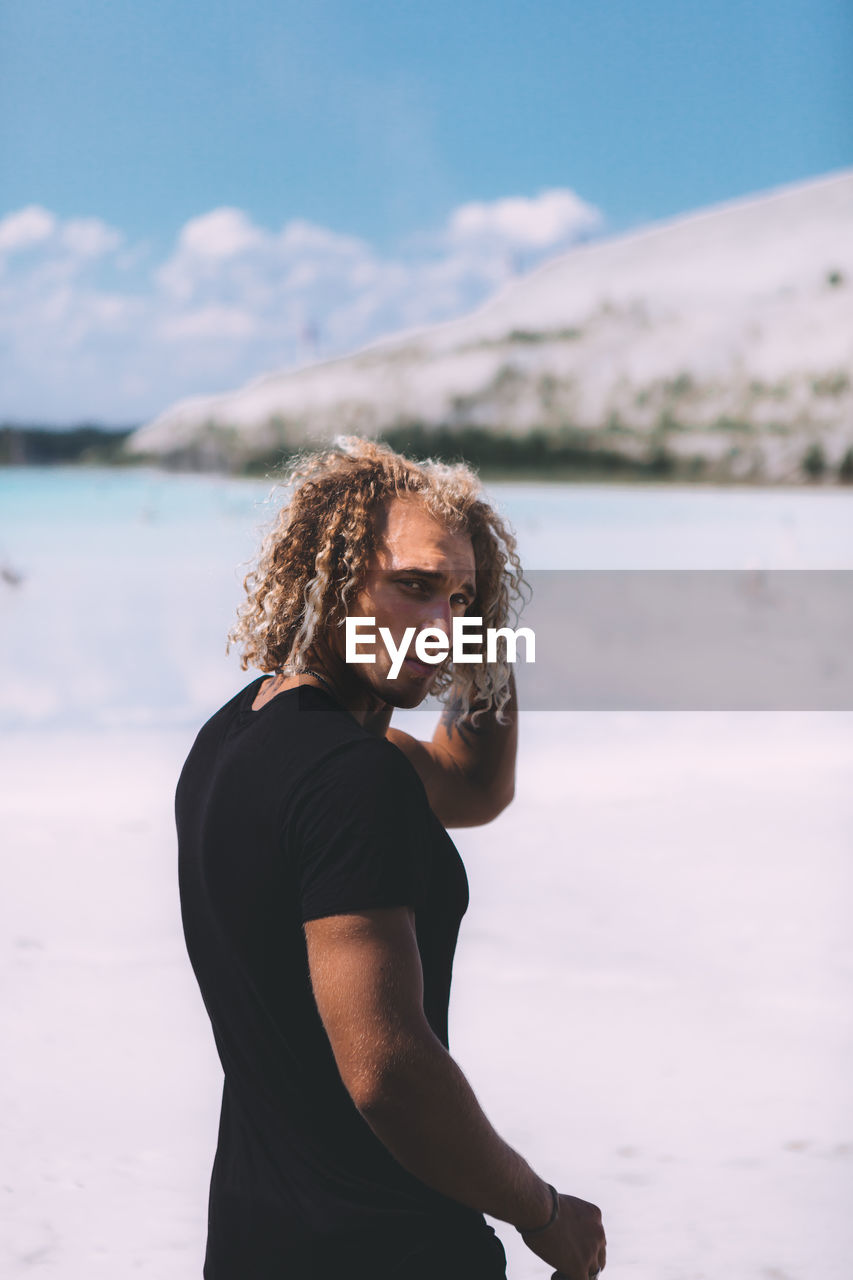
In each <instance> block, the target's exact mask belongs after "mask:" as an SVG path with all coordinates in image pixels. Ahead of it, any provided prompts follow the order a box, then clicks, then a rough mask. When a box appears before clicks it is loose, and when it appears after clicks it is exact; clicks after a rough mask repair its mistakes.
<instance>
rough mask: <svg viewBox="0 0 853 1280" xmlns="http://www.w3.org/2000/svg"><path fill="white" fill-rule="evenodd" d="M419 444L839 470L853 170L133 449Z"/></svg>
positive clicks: (745, 469)
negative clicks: (397, 440) (472, 433)
mask: <svg viewBox="0 0 853 1280" xmlns="http://www.w3.org/2000/svg"><path fill="white" fill-rule="evenodd" d="M414 425H417V426H420V427H422V428H424V429H425V430H427V431H429V430H432V429H435V428H438V427H445V428H449V429H451V430H460V429H462V428H465V427H483V428H488V429H490V430H493V431H496V432H500V433H504V434H509V435H513V436H522V435H525V434H527V433H529V432H530V431H532V430H536V429H539V430H543V431H545V432H546V433H547V434H548V435H549V436H550V437H553V438H554V439H559V438H562V439H563V441H564V442H574V443H575V444H578V443H580V444H581V445H582V444H583V443H584V442H586V443H589V444H590V445H592V446H593V447H594V448H596V449H598V450H614V451H618V452H620V453H623V454H627V455H629V456H630V457H633V458H635V459H642V458H647V457H648V456H650V452H651V451H653V450H655V449H657V450H660V449H665V450H666V451H667V452H668V453H669V454H670V455H673V456H679V457H681V458H684V459H687V458H690V457H694V456H701V457H702V458H704V459H705V460H706V461H708V462H711V463H712V464H713V466H714V468H715V469H716V470H717V471H718V472H719V473H720V474H730V475H735V476H737V475H747V474H751V475H755V476H765V477H767V478H771V479H772V478H776V479H779V478H795V477H796V476H797V475H798V474H799V473H800V471H801V467H802V463H803V458H804V454H805V451H806V450H807V449H809V447H811V448H812V452H813V453H814V451H815V447H816V446H818V447H819V451H820V452H822V454H823V457H824V459H825V461H826V463H827V464H828V465H829V466H830V467H834V466H837V465H838V464H839V463H840V462H841V460H842V458H843V457H844V455H845V453H847V451H848V450H849V449H850V447H851V445H853V171H844V172H842V173H839V174H835V175H832V176H829V177H825V178H821V179H817V180H814V181H810V182H807V183H802V184H798V185H796V186H791V187H786V188H782V189H779V190H776V191H771V192H769V193H766V194H762V195H759V196H756V197H754V198H750V199H745V200H738V201H734V202H731V203H727V204H724V205H720V206H716V207H714V208H712V209H710V210H706V211H702V212H699V213H694V214H691V215H690V216H687V217H682V218H679V219H676V220H673V221H669V222H666V223H661V224H657V225H655V226H652V227H649V228H647V229H645V230H642V231H639V232H635V233H632V234H630V235H625V236H621V237H618V238H614V239H611V240H606V241H600V242H597V243H594V244H590V245H586V246H583V247H579V248H575V249H573V250H571V251H570V252H568V253H566V254H563V255H562V256H560V257H558V258H556V259H554V260H552V261H551V262H549V263H546V264H545V265H544V266H541V267H539V268H538V269H537V270H535V271H534V272H532V273H531V274H530V275H528V276H526V277H524V278H522V279H520V280H517V281H514V282H513V283H511V284H509V285H507V286H506V287H505V288H504V289H503V290H501V291H500V292H499V293H498V294H496V295H495V296H494V297H492V298H491V299H490V300H489V301H488V302H487V303H486V304H485V305H484V306H482V307H480V308H479V309H478V310H477V311H475V312H473V313H471V314H469V315H466V316H463V317H461V318H459V319H456V320H453V321H450V322H447V323H444V324H441V325H436V326H432V327H429V328H425V329H421V330H418V331H411V332H406V333H402V334H398V335H394V336H392V337H390V338H386V339H384V340H382V341H380V342H376V343H374V344H372V345H370V346H369V347H366V348H364V349H363V350H361V351H358V352H356V353H354V354H352V355H349V356H346V357H342V358H339V359H335V360H330V361H325V362H322V363H318V364H314V365H310V366H307V367H305V368H301V369H297V370H294V371H288V372H280V373H274V374H269V375H266V376H264V377H261V378H258V379H256V380H255V381H253V382H251V383H249V384H248V385H247V386H246V387H243V388H241V389H240V390H237V391H234V392H229V393H225V394H221V395H215V396H201V397H194V398H192V399H188V400H183V401H180V402H179V403H178V404H176V405H174V406H173V407H171V408H169V409H167V410H166V411H165V412H164V413H163V414H161V415H160V416H159V417H158V418H156V419H155V420H154V421H153V422H151V423H150V424H148V425H146V426H144V427H142V428H140V430H139V431H138V432H137V433H135V435H134V436H133V437H132V439H131V443H130V448H131V449H132V451H133V452H135V453H144V454H149V455H154V456H157V457H160V458H163V459H169V458H171V459H173V460H178V461H180V460H183V461H184V462H189V463H193V464H196V465H205V464H206V465H211V464H213V465H215V464H226V465H241V464H242V463H244V462H246V461H248V460H250V459H252V458H263V457H266V456H269V455H271V454H273V453H274V452H275V451H276V450H278V449H282V448H286V447H288V446H291V447H292V446H297V445H301V444H304V443H309V442H313V441H316V440H319V439H327V438H329V437H331V436H332V435H335V434H337V433H338V432H340V431H357V432H358V433H361V434H366V435H375V434H378V433H380V432H388V431H392V430H394V429H395V428H400V427H411V426H414ZM849 457H850V459H851V462H853V454H850V455H849ZM848 465H850V463H848Z"/></svg>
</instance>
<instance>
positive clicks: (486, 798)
mask: <svg viewBox="0 0 853 1280" xmlns="http://www.w3.org/2000/svg"><path fill="white" fill-rule="evenodd" d="M510 691H511V697H510V701H509V702H508V703H507V706H506V707H505V708H504V715H505V716H506V717H507V721H508V723H506V724H498V721H497V718H496V716H495V714H494V712H490V713H488V714H485V715H482V716H481V717H480V718H479V720H478V722H477V724H476V725H475V724H473V723H472V722H471V719H470V717H468V718H466V719H465V720H463V721H462V722H461V723H460V724H458V725H457V724H454V723H453V722H454V719H455V717H456V714H457V711H458V703H456V702H451V703H448V706H447V709H446V710H445V712H444V714H443V715H442V717H441V720H440V721H439V723H438V726H437V728H436V730H435V733H434V734H433V736H432V740H431V741H430V742H422V741H420V740H419V739H417V738H413V737H412V736H411V734H408V733H404V732H403V731H402V730H401V729H394V728H389V729H388V730H387V733H386V737H387V738H388V740H389V741H390V742H393V743H394V746H395V747H399V749H400V750H401V751H402V752H403V753H404V754H405V755H406V756H407V757H408V758H409V760H410V761H411V763H412V764H413V765H414V767H415V769H416V770H417V771H418V773H419V774H420V777H421V781H422V782H423V784H424V787H425V789H426V793H427V796H428V798H429V802H430V806H431V807H432V809H433V812H434V813H435V814H436V816H437V817H438V819H439V821H440V822H441V823H442V824H443V825H444V826H445V827H475V826H481V825H482V824H483V823H486V822H491V821H492V819H493V818H496V817H497V816H498V814H499V813H501V812H502V811H503V810H504V809H505V808H506V806H507V805H508V804H509V803H510V801H511V800H512V798H513V795H514V793H515V759H516V753H517V750H518V701H517V698H516V692H515V676H514V675H512V676H511V680H510Z"/></svg>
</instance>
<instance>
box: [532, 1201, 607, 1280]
mask: <svg viewBox="0 0 853 1280" xmlns="http://www.w3.org/2000/svg"><path fill="white" fill-rule="evenodd" d="M521 1238H522V1239H523V1241H524V1243H525V1244H526V1245H527V1247H528V1249H530V1250H532V1252H533V1253H535V1254H536V1255H537V1257H539V1258H541V1259H542V1261H543V1262H547V1263H548V1264H549V1265H550V1266H552V1267H556V1268H557V1271H556V1272H555V1273H554V1277H553V1280H589V1277H591V1276H594V1275H596V1274H597V1273H598V1272H599V1271H603V1270H604V1264H605V1262H606V1260H607V1241H606V1240H605V1238H604V1228H603V1227H602V1225H601V1210H600V1209H599V1208H598V1207H597V1206H596V1205H594V1204H589V1203H588V1202H587V1201H586V1200H578V1198H577V1196H560V1212H559V1215H558V1217H557V1219H556V1221H555V1222H553V1223H552V1224H551V1226H550V1227H547V1228H546V1229H545V1230H544V1231H536V1232H534V1233H533V1234H532V1235H527V1234H525V1232H523V1231H522V1233H521Z"/></svg>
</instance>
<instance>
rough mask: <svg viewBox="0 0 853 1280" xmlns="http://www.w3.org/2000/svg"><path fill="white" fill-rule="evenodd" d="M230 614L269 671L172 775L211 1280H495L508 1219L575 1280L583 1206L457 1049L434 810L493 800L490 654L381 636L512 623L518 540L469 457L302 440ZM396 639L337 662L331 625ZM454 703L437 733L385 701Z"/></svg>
mask: <svg viewBox="0 0 853 1280" xmlns="http://www.w3.org/2000/svg"><path fill="white" fill-rule="evenodd" d="M291 489H292V493H291V497H290V500H289V502H288V504H287V505H286V506H285V507H284V509H283V511H282V513H281V514H280V516H279V519H278V523H277V525H276V527H275V528H274V529H273V530H272V532H271V533H270V535H269V536H268V538H267V540H266V543H265V545H264V547H263V549H262V552H261V556H260V559H259V562H258V565H257V567H256V569H255V570H254V571H253V572H252V573H251V574H250V575H249V577H248V578H247V579H246V589H247V601H246V603H245V604H244V606H243V608H242V610H241V616H240V622H239V624H238V626H237V628H236V629H235V631H234V633H232V639H234V640H236V641H237V642H239V643H240V644H241V646H242V651H243V663H244V666H246V665H248V664H249V663H250V662H251V663H253V664H254V665H255V666H257V667H259V668H260V669H261V670H262V671H265V672H267V673H269V674H268V675H267V676H262V677H261V678H260V679H258V680H256V681H254V682H253V683H252V684H251V685H249V686H248V688H246V689H245V690H243V692H242V693H241V694H239V695H238V696H237V697H236V698H234V699H233V700H232V701H231V702H229V703H228V704H227V705H226V706H225V707H223V708H222V709H221V710H220V711H219V712H217V714H216V715H215V716H213V718H212V719H211V720H210V721H209V722H208V723H207V725H205V726H204V728H203V729H202V731H201V733H200V734H199V736H198V739H197V740H196V743H195V745H194V747H193V749H192V751H191V753H190V755H189V757H188V759H187V762H186V764H185V766H184V770H183V772H182V774H181V779H180V782H179V785H178V792H177V797H176V817H177V826H178V835H179V852H180V857H179V863H180V888H181V905H182V912H183V920H184V930H185V935H186V940H187V946H188V950H189V954H190V957H191V960H192V963H193V966H194V968H195V972H196V975H197V977H198V981H199V984H200V987H201V991H202V994H203V997H204V1000H205V1003H206V1006H207V1009H208V1012H209V1015H210V1018H211V1022H212V1026H213V1031H214V1036H215V1039H216V1044H217V1048H218V1051H219V1054H220V1058H221V1061H222V1065H223V1068H224V1072H225V1082H224V1090H223V1100H222V1113H221V1120H220V1129H219V1142H218V1147H217V1153H216V1159H215V1161H214V1169H213V1175H212V1179H211V1191H210V1210H209V1224H208V1244H207V1256H206V1260H205V1269H204V1275H205V1277H206V1280H273V1277H275V1280H281V1278H283V1277H288V1278H289V1280H303V1278H304V1280H332V1278H333V1277H334V1280H339V1278H340V1277H365V1280H391V1278H392V1277H395V1278H399V1280H438V1278H439V1277H440V1278H441V1280H496V1278H497V1277H502V1276H505V1274H506V1270H505V1268H506V1257H505V1254H504V1252H503V1248H502V1246H501V1244H500V1242H499V1240H498V1239H497V1237H496V1236H495V1234H494V1232H493V1231H492V1229H491V1228H490V1227H489V1226H488V1225H487V1224H486V1222H485V1219H484V1217H483V1214H484V1213H488V1214H490V1215H491V1216H493V1217H496V1218H499V1219H502V1220H503V1221H505V1222H508V1223H511V1224H513V1225H514V1226H515V1227H517V1228H518V1229H519V1230H520V1231H521V1232H522V1235H523V1236H524V1239H525V1241H526V1243H528V1244H529V1246H530V1248H531V1249H532V1250H533V1251H534V1252H535V1253H537V1254H538V1255H539V1256H540V1257H541V1258H543V1259H544V1260H545V1261H546V1262H548V1263H550V1264H551V1266H554V1267H557V1268H559V1271H560V1273H561V1274H563V1275H565V1276H568V1277H569V1278H570V1280H588V1277H590V1276H594V1275H595V1274H597V1272H598V1271H599V1270H600V1269H601V1267H603V1266H604V1261H605V1241H604V1233H603V1230H602V1227H601V1215H600V1213H599V1211H598V1210H597V1209H596V1208H595V1206H593V1205H590V1204H587V1203H586V1202H585V1201H582V1200H579V1199H577V1198H575V1197H573V1196H569V1195H558V1194H557V1192H556V1191H555V1190H554V1189H553V1188H552V1187H551V1186H549V1184H548V1183H547V1182H545V1181H543V1179H542V1178H540V1177H539V1176H538V1175H537V1174H536V1173H535V1172H534V1171H533V1170H532V1169H531V1168H530V1166H529V1165H528V1164H527V1163H526V1161H525V1160H524V1159H522V1157H521V1156H520V1155H518V1154H517V1153H516V1152H515V1151H514V1150H512V1148H510V1147H509V1146H508V1145H507V1144H506V1143H505V1142H504V1141H503V1140H502V1139H501V1138H500V1137H499V1136H498V1134H497V1133H496V1132H495V1131H494V1129H492V1127H491V1125H490V1123H489V1121H488V1120H487V1119H486V1117H485V1115H484V1114H483V1112H482V1111H481V1110H480V1107H479V1105H478V1103H477V1100H476V1098H475V1096H474V1094H473V1092H472V1090H471V1088H470V1086H469V1084H468V1082H467V1081H466V1079H465V1077H464V1076H463V1075H462V1073H461V1071H460V1070H459V1068H458V1067H457V1066H456V1064H455V1063H454V1061H453V1059H452V1058H451V1056H450V1054H449V1051H448V1042H447V1009H448V999H449V994H450V977H451V967H452V960H453V953H454V949H455V945H456V937H457V931H458V927H459V922H460V920H461V917H462V915H463V914H464V911H465V909H466V907H467V903H468V888H467V881H466V878H465V871H464V867H463V866H462V862H461V860H460V858H459V855H458V852H457V850H456V848H455V846H454V845H453V843H452V841H451V840H450V838H449V836H448V835H447V832H446V828H447V827H448V826H468V825H475V824H479V823H485V822H489V821H490V820H491V819H492V818H494V817H495V816H496V815H497V814H498V813H499V812H500V811H501V810H502V809H503V808H504V807H505V806H506V805H507V804H508V803H509V801H510V799H511V797H512V793H513V779H514V770H515V754H516V715H517V713H516V703H515V693H514V685H513V682H512V677H511V671H510V669H509V668H508V666H507V664H506V662H505V661H495V662H494V663H492V664H484V663H482V662H480V663H470V664H465V665H463V664H461V663H458V664H456V665H454V664H453V662H451V661H449V660H447V659H445V660H444V661H442V662H440V663H439V664H437V665H431V664H429V663H427V662H423V661H420V660H419V659H418V658H417V657H415V656H407V657H406V658H405V660H403V661H402V665H401V666H400V667H399V671H398V674H396V675H395V676H393V677H392V675H391V670H392V666H391V650H392V649H393V650H394V652H398V651H399V650H400V646H401V642H402V640H403V638H404V636H406V635H407V634H408V635H411V630H410V629H411V628H414V630H415V632H420V631H423V630H425V629H427V628H435V629H438V630H439V631H441V632H443V633H444V634H445V635H447V634H449V633H450V631H451V627H452V621H453V618H454V617H457V616H463V615H466V614H467V615H468V616H470V617H479V618H482V619H483V623H484V626H492V625H497V626H500V625H502V624H504V623H505V622H506V619H507V611H508V607H509V602H510V597H511V595H512V593H513V592H514V591H517V589H518V586H519V583H520V581H521V567H520V564H519V561H518V557H517V555H516V552H515V543H514V539H513V537H512V535H511V533H510V532H509V531H508V530H507V529H506V527H505V526H504V525H503V523H502V522H501V520H500V518H499V517H498V516H497V515H496V514H495V512H494V511H492V510H491V508H490V507H489V506H488V505H487V504H486V503H485V502H484V501H483V499H482V496H481V494H480V492H479V488H478V485H477V481H476V478H475V477H474V475H473V474H472V473H471V472H470V471H468V469H467V468H465V467H461V466H460V467H452V468H451V467H445V466H441V465H438V464H433V463H424V464H415V463H413V462H410V461H408V460H407V459H404V458H402V457H401V456H400V455H397V454H394V453H392V452H391V451H390V450H389V449H386V448H384V447H381V446H378V445H375V444H370V443H368V442H366V441H361V440H357V439H348V440H343V441H340V442H338V445H337V447H336V448H335V449H332V450H330V451H328V452H326V453H321V454H314V455H311V456H309V457H308V458H306V459H304V460H303V462H302V463H301V464H300V466H298V467H297V468H296V469H295V470H294V472H293V474H292V476H291ZM347 617H350V618H362V619H373V626H374V627H375V630H376V633H377V634H380V635H381V634H383V631H382V629H383V628H384V635H385V636H386V637H387V638H388V639H389V640H390V647H389V646H388V645H385V646H382V645H379V646H377V647H376V649H375V651H374V652H373V653H372V654H371V655H370V656H372V657H373V658H374V661H373V662H366V663H355V662H347V660H346V643H345V634H344V633H345V621H346V618H347ZM430 690H432V691H434V692H438V693H440V694H442V695H443V696H445V697H446V699H447V700H448V705H447V708H446V710H445V714H444V716H443V718H442V722H441V724H440V725H439V728H438V729H437V730H436V733H435V734H434V736H433V739H432V741H430V742H419V741H417V740H416V739H414V738H412V737H411V736H409V735H408V734H405V733H402V732H400V731H399V730H397V729H394V728H391V726H390V720H391V715H392V712H393V709H394V707H413V706H417V705H418V704H419V703H420V702H422V701H423V699H424V698H425V697H426V695H427V693H428V692H430Z"/></svg>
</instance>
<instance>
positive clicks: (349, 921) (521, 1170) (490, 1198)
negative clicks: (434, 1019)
mask: <svg viewBox="0 0 853 1280" xmlns="http://www.w3.org/2000/svg"><path fill="white" fill-rule="evenodd" d="M305 935H306V939H307V944H308V962H309V966H310V971H311V980H312V983H313V987H314V994H315V998H316V1001H317V1007H318V1009H319V1012H320V1016H321V1018H322V1020H323V1024H324V1026H325V1028H326V1032H327V1034H328V1036H329V1041H330V1043H331V1046H332V1051H333V1053H334V1055H335V1061H336V1062H337V1065H338V1070H339V1071H340V1074H341V1079H342V1080H343V1083H344V1085H345V1087H346V1089H347V1090H348V1092H349V1094H350V1096H351V1097H352V1099H353V1102H354V1103H355V1105H356V1107H357V1108H358V1110H359V1111H360V1112H361V1114H362V1116H363V1117H364V1119H365V1120H366V1121H367V1123H368V1124H369V1125H370V1127H371V1129H373V1131H374V1133H375V1134H376V1135H377V1137H378V1138H379V1139H380V1141H381V1142H382V1143H384V1145H385V1146H386V1147H387V1148H388V1150H389V1151H390V1152H391V1154H392V1155H393V1156H394V1157H395V1159H396V1160H397V1161H398V1162H399V1163H400V1164H401V1165H403V1166H404V1168H406V1169H408V1170H409V1172H410V1173H412V1174H414V1176H415V1177H417V1178H419V1179H420V1180H421V1181H422V1182H425V1183H427V1184H428V1185H429V1186H431V1187H433V1188H435V1189H436V1190H437V1191H439V1192H441V1193H443V1194H444V1195H447V1196H449V1197H450V1198H452V1199H454V1200H458V1201H460V1202H461V1203H462V1204H466V1205H469V1206H470V1207H471V1208H473V1209H478V1210H480V1211H481V1212H484V1213H488V1214H490V1215H491V1216H492V1217H495V1218H500V1219H502V1220H503V1221H505V1222H511V1223H513V1225H515V1226H518V1227H520V1228H524V1227H528V1228H534V1227H538V1226H540V1225H542V1224H543V1223H545V1222H547V1221H548V1218H549V1216H550V1213H551V1207H552V1200H551V1193H550V1190H549V1188H548V1185H547V1183H545V1182H544V1181H543V1179H542V1178H540V1177H539V1176H538V1175H537V1174H536V1173H534V1171H533V1170H532V1169H531V1167H530V1165H529V1164H528V1163H527V1162H526V1161H525V1160H524V1159H523V1158H522V1157H521V1156H520V1155H519V1154H518V1152H516V1151H514V1150H513V1148H512V1147H510V1146H509V1145H508V1144H507V1143H506V1142H504V1140H503V1139H502V1138H501V1137H500V1136H499V1135H498V1134H497V1133H496V1132H495V1130H494V1129H493V1128H492V1126H491V1124H490V1123H489V1121H488V1119H487V1118H486V1116H485V1114H484V1113H483V1111H482V1110H481V1108H480V1106H479V1103H478V1102H477V1099H476V1097H475V1096H474V1093H473V1090H472V1089H471V1086H470V1085H469V1084H468V1081H467V1080H466V1079H465V1076H464V1075H463V1074H462V1072H461V1071H460V1069H459V1067H458V1066H457V1065H456V1063H455V1062H454V1061H453V1059H452V1058H451V1056H450V1054H449V1053H448V1052H447V1050H446V1049H445V1048H444V1046H443V1045H442V1044H441V1042H440V1041H439V1040H438V1038H437V1037H436V1036H435V1035H434V1034H433V1032H432V1030H431V1028H430V1026H429V1024H428V1023H427V1021H426V1018H425V1016H424V1013H423V979H422V973H421V966H420V956H419V953H418V948H417V941H416V937H415V930H414V917H413V915H412V913H411V912H410V911H409V910H408V909H406V908H403V907H398V908H390V909H384V910H373V911H364V912H359V913H356V914H352V915H344V916H332V917H327V918H325V919H322V920H314V921H311V922H309V923H308V924H306V926H305ZM560 1204H561V1207H564V1210H565V1211H564V1213H561V1220H559V1221H558V1222H556V1223H555V1224H554V1226H553V1227H550V1228H549V1229H548V1231H546V1232H544V1233H542V1235H537V1236H536V1237H535V1238H532V1239H531V1241H530V1244H531V1247H532V1248H534V1249H535V1251H536V1252H537V1253H539V1256H540V1257H543V1258H545V1260H546V1261H548V1262H550V1263H551V1264H552V1265H553V1266H559V1267H560V1268H561V1270H562V1271H564V1272H565V1274H566V1275H568V1276H570V1277H572V1280H574V1277H575V1276H577V1277H578V1280H585V1277H586V1275H587V1273H588V1271H590V1270H595V1269H596V1268H595V1266H594V1265H592V1264H593V1263H595V1262H596V1259H599V1260H600V1265H603V1248H604V1244H603V1242H604V1233H603V1231H601V1226H600V1215H599V1214H598V1211H597V1210H596V1209H595V1208H594V1206H591V1205H587V1204H586V1202H584V1201H575V1199H574V1198H573V1197H570V1196H563V1197H561V1198H560ZM575 1205H582V1206H583V1207H584V1208H583V1211H582V1212H581V1211H578V1212H581V1218H582V1220H581V1219H577V1220H575V1218H577V1214H576V1213H575V1209H574V1206H575ZM573 1215H574V1217H573ZM596 1215H597V1220H596ZM543 1250H544V1251H543ZM579 1250H580V1252H579ZM581 1256H582V1261H580V1262H578V1259H579V1258H581ZM587 1263H589V1264H590V1265H587ZM570 1268H571V1269H570Z"/></svg>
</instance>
